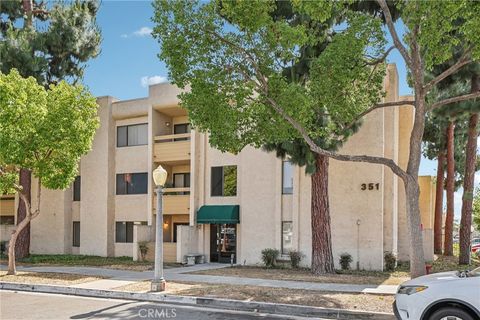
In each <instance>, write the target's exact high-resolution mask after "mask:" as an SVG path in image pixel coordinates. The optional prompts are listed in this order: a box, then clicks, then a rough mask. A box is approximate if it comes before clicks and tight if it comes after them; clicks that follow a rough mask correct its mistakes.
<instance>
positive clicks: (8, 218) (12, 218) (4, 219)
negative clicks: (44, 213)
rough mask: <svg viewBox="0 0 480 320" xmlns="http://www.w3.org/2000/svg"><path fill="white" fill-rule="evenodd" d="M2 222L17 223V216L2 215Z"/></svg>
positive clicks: (0, 218) (0, 219)
mask: <svg viewBox="0 0 480 320" xmlns="http://www.w3.org/2000/svg"><path fill="white" fill-rule="evenodd" d="M0 224H15V216H0Z"/></svg>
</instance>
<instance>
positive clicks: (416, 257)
mask: <svg viewBox="0 0 480 320" xmlns="http://www.w3.org/2000/svg"><path fill="white" fill-rule="evenodd" d="M415 56H416V57H417V58H419V57H420V54H419V53H416V55H415ZM417 65H418V66H421V63H418V62H417ZM420 70H421V68H420ZM415 74H416V77H417V80H418V79H420V78H421V77H420V75H419V74H423V73H422V72H419V71H418V70H415ZM415 101H416V102H415V116H414V123H413V128H412V132H411V134H410V144H409V155H408V164H407V176H406V177H404V178H403V183H404V185H405V194H406V199H405V201H406V211H407V225H408V233H409V234H408V235H409V238H410V275H411V277H412V278H416V277H420V276H423V275H424V274H425V252H424V251H423V235H422V229H421V223H422V221H421V215H420V202H419V198H420V188H419V186H418V171H419V169H420V161H421V158H422V137H423V132H424V129H425V93H424V92H423V87H422V84H421V82H418V83H417V84H416V86H415Z"/></svg>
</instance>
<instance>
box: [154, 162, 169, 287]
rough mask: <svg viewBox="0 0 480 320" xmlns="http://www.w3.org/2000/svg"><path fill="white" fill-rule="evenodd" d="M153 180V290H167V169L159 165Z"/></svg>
mask: <svg viewBox="0 0 480 320" xmlns="http://www.w3.org/2000/svg"><path fill="white" fill-rule="evenodd" d="M153 181H154V182H155V185H156V189H155V192H156V193H157V218H156V235H155V272H154V277H153V280H152V286H151V289H152V291H165V284H166V281H165V278H164V277H163V210H162V196H163V186H164V185H165V182H166V181H167V171H166V170H165V169H164V168H163V167H162V166H158V168H157V169H155V170H154V171H153Z"/></svg>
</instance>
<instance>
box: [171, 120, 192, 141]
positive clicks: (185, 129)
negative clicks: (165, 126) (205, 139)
mask: <svg viewBox="0 0 480 320" xmlns="http://www.w3.org/2000/svg"><path fill="white" fill-rule="evenodd" d="M189 132H190V124H188V123H179V124H175V125H174V126H173V134H182V133H189ZM185 140H190V139H189V138H187V137H185V138H175V139H173V141H185Z"/></svg>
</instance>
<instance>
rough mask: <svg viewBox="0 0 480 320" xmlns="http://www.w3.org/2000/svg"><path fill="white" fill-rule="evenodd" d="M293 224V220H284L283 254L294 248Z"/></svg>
mask: <svg viewBox="0 0 480 320" xmlns="http://www.w3.org/2000/svg"><path fill="white" fill-rule="evenodd" d="M292 238H293V224H292V222H291V221H283V222H282V254H288V253H289V252H290V251H291V250H292V249H293V242H292Z"/></svg>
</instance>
